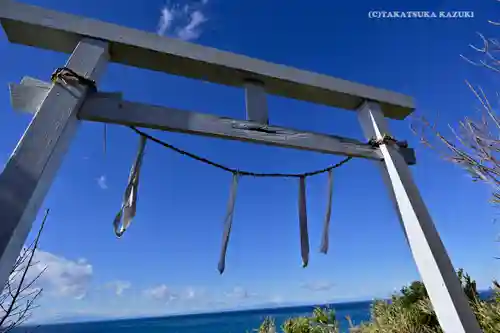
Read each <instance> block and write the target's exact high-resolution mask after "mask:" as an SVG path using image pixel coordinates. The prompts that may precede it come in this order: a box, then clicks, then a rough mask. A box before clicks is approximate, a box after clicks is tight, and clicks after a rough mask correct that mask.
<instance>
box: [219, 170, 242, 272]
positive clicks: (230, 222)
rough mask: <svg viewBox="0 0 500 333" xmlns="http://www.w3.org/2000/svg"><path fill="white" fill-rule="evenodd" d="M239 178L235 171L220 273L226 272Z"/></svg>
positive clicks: (226, 220) (223, 237) (220, 260)
mask: <svg viewBox="0 0 500 333" xmlns="http://www.w3.org/2000/svg"><path fill="white" fill-rule="evenodd" d="M238 178H239V175H238V174H237V173H233V182H232V184H231V192H230V193H229V201H228V203H227V211H226V217H225V219H224V233H223V235H222V250H221V253H220V258H219V265H218V267H217V268H218V270H219V273H220V274H222V273H224V269H225V268H226V252H227V245H228V243H229V236H230V234H231V227H232V225H233V216H234V204H235V203H236V190H237V189H238Z"/></svg>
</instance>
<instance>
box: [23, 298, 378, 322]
mask: <svg viewBox="0 0 500 333" xmlns="http://www.w3.org/2000/svg"><path fill="white" fill-rule="evenodd" d="M387 299H388V298H385V299H384V298H372V299H368V298H360V299H348V300H335V301H330V302H314V303H302V302H289V303H280V304H276V305H272V303H262V304H258V305H254V306H242V307H233V308H224V309H219V310H213V311H210V310H206V311H204V310H200V311H193V312H177V313H176V312H173V313H168V314H162V315H144V316H141V315H138V316H130V317H110V316H97V315H96V316H93V315H89V316H81V317H77V316H68V317H64V318H61V319H56V320H50V319H49V320H47V321H44V320H42V321H34V322H29V323H26V325H23V327H32V326H38V325H64V324H77V323H99V322H113V321H122V320H147V319H162V318H179V317H196V316H200V317H202V316H212V315H224V314H231V313H240V312H246V313H252V312H272V311H273V310H274V311H280V310H287V309H295V308H311V309H313V308H315V307H318V306H321V307H325V306H327V307H332V308H333V307H335V306H337V307H339V306H340V307H344V306H345V305H351V304H358V303H359V304H366V303H372V302H373V301H374V300H387Z"/></svg>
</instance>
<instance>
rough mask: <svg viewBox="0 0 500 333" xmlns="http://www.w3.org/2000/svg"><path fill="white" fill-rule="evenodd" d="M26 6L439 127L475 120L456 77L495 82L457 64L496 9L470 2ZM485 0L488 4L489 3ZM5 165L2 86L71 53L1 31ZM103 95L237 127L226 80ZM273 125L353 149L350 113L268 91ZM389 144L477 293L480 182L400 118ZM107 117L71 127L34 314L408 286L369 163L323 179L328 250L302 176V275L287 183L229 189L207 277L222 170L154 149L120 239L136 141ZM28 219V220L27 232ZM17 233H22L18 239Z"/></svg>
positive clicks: (115, 72) (232, 303)
mask: <svg viewBox="0 0 500 333" xmlns="http://www.w3.org/2000/svg"><path fill="white" fill-rule="evenodd" d="M30 3H33V4H36V5H41V6H45V7H48V8H52V9H57V10H60V11H65V12H70V13H74V14H79V15H84V16H89V17H92V18H97V19H101V20H105V21H109V22H113V23H118V24H121V25H124V26H128V27H133V28H138V29H142V30H146V31H150V32H152V33H158V32H161V33H164V34H166V35H170V36H173V37H176V38H181V39H186V40H190V41H192V42H196V43H200V44H203V45H207V46H212V47H216V48H220V49H224V50H228V51H232V52H235V53H242V54H245V55H249V56H252V57H257V58H261V59H263V60H267V61H271V62H276V63H283V64H286V65H290V66H294V67H298V68H302V69H307V70H311V71H315V72H320V73H324V74H328V75H332V76H335V77H340V78H343V79H348V80H351V81H357V82H361V83H364V84H369V85H374V86H378V87H381V88H385V89H390V90H395V91H397V92H401V93H405V94H408V95H411V96H413V97H414V98H415V99H416V103H417V109H418V113H419V114H423V115H427V116H430V117H432V116H434V115H435V114H436V112H439V113H440V122H441V123H442V125H443V126H445V125H446V124H447V123H454V122H456V121H458V120H460V118H461V117H463V116H465V115H468V114H469V115H470V114H472V112H473V110H474V108H475V107H476V106H477V102H476V100H475V99H474V97H473V96H472V93H471V92H470V91H469V90H468V89H467V87H466V85H465V83H464V80H465V79H469V80H470V81H471V82H472V83H473V84H481V85H482V86H483V88H485V90H486V91H487V92H490V93H492V92H493V91H494V88H495V87H496V85H497V84H498V82H499V81H498V78H496V77H495V76H494V74H492V73H490V72H488V71H486V70H484V69H480V68H476V67H473V66H471V65H469V64H467V63H466V62H465V61H463V60H462V59H460V57H459V54H461V53H467V54H468V52H469V49H468V44H469V43H475V42H477V41H478V40H479V38H478V37H477V35H476V34H475V33H476V31H482V32H484V33H485V34H487V35H490V36H495V34H496V36H498V34H499V31H495V28H494V27H492V26H491V25H489V24H488V23H487V20H490V19H496V18H497V19H498V17H495V16H494V14H493V13H494V11H495V10H496V12H498V6H500V5H498V4H496V3H495V2H494V1H483V2H481V4H479V2H476V1H472V0H468V1H465V0H459V1H429V0H425V1H416V0H412V1H406V2H405V3H404V5H403V4H401V2H399V1H387V0H380V1H378V2H377V5H376V6H374V5H373V2H372V1H370V2H368V1H349V2H342V3H334V2H333V1H327V0H316V1H313V2H303V1H284V0H279V1H272V2H269V1H262V0H257V1H256V0H253V1H229V0H208V1H186V0H184V1H183V0H177V2H174V1H170V2H164V0H150V1H147V2H143V1H129V2H127V3H126V5H125V4H124V2H123V1H115V0H109V1H106V3H105V4H103V2H102V1H96V0H85V1H83V0H73V1H67V2H60V1H56V0H37V1H35V0H32V1H30ZM495 6H497V7H495ZM370 10H428V11H439V10H472V11H474V18H473V19H464V20H444V19H440V20H423V19H421V20H404V19H385V20H375V19H369V18H368V12H369V11H370ZM496 29H497V30H498V29H499V28H496ZM0 53H1V54H2V57H3V59H4V60H3V61H2V62H0V82H3V83H4V86H3V89H2V91H1V93H0V107H1V109H2V112H0V124H1V125H0V126H1V129H2V140H0V159H1V162H4V163H5V162H6V161H7V159H8V157H9V154H10V153H11V151H12V149H13V148H14V147H15V144H16V142H17V140H18V139H19V138H20V136H21V135H22V133H23V131H24V129H25V127H26V126H27V124H28V123H29V121H30V119H29V116H28V115H26V114H19V113H15V112H14V111H13V110H12V109H11V107H10V104H9V95H8V89H7V83H8V82H19V81H20V79H21V78H22V77H23V76H24V75H29V76H32V77H36V78H39V79H44V80H48V78H49V77H50V74H51V73H52V71H53V70H54V69H55V68H57V67H59V66H61V65H63V64H64V62H65V60H66V59H67V55H64V54H57V53H54V52H49V51H42V50H38V49H34V48H29V47H26V46H20V45H14V44H9V43H8V41H7V39H6V37H5V34H4V33H3V31H2V32H0ZM101 82H102V84H100V89H101V90H103V91H122V92H123V94H124V96H125V98H126V99H128V100H134V101H141V102H144V103H152V104H161V105H166V106H171V107H177V108H181V109H186V110H195V111H199V112H206V113H212V114H217V115H221V116H230V117H234V118H243V117H244V114H245V112H244V98H243V91H242V90H240V89H236V88H229V87H223V86H218V85H214V84H209V83H204V82H196V81H193V80H189V79H185V78H180V77H174V76H169V75H166V74H161V73H154V72H149V71H145V70H140V69H136V68H129V67H124V66H121V65H116V64H111V65H110V66H109V69H108V71H107V73H106V75H105V76H104V79H103V80H102V81H101ZM269 110H270V119H271V122H272V123H273V124H275V125H280V126H288V127H292V128H300V129H304V130H312V131H316V132H325V133H333V134H339V135H344V136H348V137H354V138H359V139H363V136H362V133H361V130H360V128H359V125H358V123H357V120H356V116H355V114H354V113H353V112H348V111H342V110H335V109H332V108H327V107H324V106H317V105H312V104H308V103H304V102H299V101H294V100H288V99H284V98H278V97H272V96H271V97H269ZM391 126H392V129H393V132H394V134H395V135H396V136H397V137H398V138H401V139H408V140H409V142H410V144H411V146H412V147H415V148H416V151H417V158H418V164H417V165H416V166H414V167H412V169H413V173H414V176H415V179H416V182H417V184H418V185H419V186H420V189H421V193H422V195H423V197H424V200H425V201H426V203H427V204H428V207H429V210H430V212H431V214H432V216H433V217H434V219H435V223H436V225H437V228H438V230H439V232H440V233H441V236H442V239H443V241H444V243H445V245H446V247H447V249H448V251H449V254H450V256H451V258H452V261H453V263H454V265H455V266H456V267H463V268H465V269H466V271H468V272H469V273H470V274H471V275H472V276H473V277H474V278H475V279H476V280H477V281H478V284H479V286H480V287H482V288H483V287H487V286H489V283H490V281H491V280H492V279H493V278H498V277H500V274H499V264H500V263H499V262H498V261H495V260H494V259H493V256H495V255H498V253H499V252H498V251H499V249H498V247H497V245H496V244H495V243H494V239H495V236H496V233H497V232H498V231H499V230H498V227H497V226H496V225H495V224H494V222H493V218H494V217H495V215H494V214H495V213H494V210H493V209H492V208H491V207H490V205H489V203H488V199H489V189H488V188H487V187H486V186H483V185H480V184H473V183H472V182H471V181H470V179H469V178H468V177H467V176H466V175H465V173H464V172H463V171H462V170H460V169H458V168H457V167H454V166H452V165H449V164H447V163H445V162H442V161H441V160H440V159H439V158H438V156H437V155H436V154H435V153H434V152H432V151H428V150H427V149H426V148H424V147H422V146H420V145H419V144H418V142H417V140H416V138H415V137H414V136H413V134H412V133H411V132H410V130H409V122H408V121H402V122H392V123H391ZM102 128H103V127H102V124H95V123H84V124H82V126H81V127H80V129H79V132H78V135H77V137H76V138H75V140H74V142H73V144H72V146H71V150H70V151H69V152H68V154H67V156H66V159H65V161H64V164H63V166H62V168H61V169H60V172H59V174H58V177H57V179H56V181H55V182H54V184H53V186H52V188H51V190H50V193H49V195H48V197H47V199H46V202H45V204H44V207H50V208H51V215H50V217H49V221H48V223H47V226H46V230H45V232H44V234H43V238H42V241H41V250H40V252H39V254H38V255H37V256H38V260H39V261H40V265H48V270H47V272H46V273H45V274H44V276H43V278H42V279H41V281H40V285H41V286H43V287H44V288H45V293H44V296H43V298H42V299H41V301H40V305H41V307H40V308H39V309H37V310H36V311H37V312H36V313H35V317H34V318H35V319H36V318H38V319H41V318H43V319H46V320H53V319H55V318H58V317H60V318H64V317H66V318H68V317H72V318H84V317H89V316H101V317H130V316H145V315H161V314H168V313H179V312H194V311H214V310H217V309H228V308H238V307H250V306H259V305H262V304H284V303H313V302H323V301H341V300H350V299H364V298H371V297H385V296H387V295H389V294H390V293H391V292H392V291H393V290H395V289H396V288H399V287H401V286H402V285H403V284H405V283H407V282H409V281H411V280H414V279H416V278H418V274H417V271H416V268H415V265H414V263H413V260H412V257H411V254H410V251H409V249H408V247H407V244H406V242H405V240H404V236H403V233H402V230H401V227H400V225H399V223H398V221H397V218H396V214H395V212H394V211H393V207H392V204H391V202H390V201H389V199H388V196H387V193H386V189H385V188H384V184H383V183H382V180H381V178H380V176H379V173H378V170H377V169H376V168H375V166H374V164H373V163H371V162H369V161H366V160H353V161H351V162H350V163H348V164H346V165H345V166H343V167H342V168H340V169H337V170H336V171H335V172H334V179H335V180H334V197H333V213H332V227H331V236H330V244H331V246H330V251H329V253H328V255H326V256H325V255H321V254H320V253H319V252H318V248H319V242H320V231H321V223H322V219H323V214H324V210H325V200H326V176H324V175H323V176H318V177H315V178H311V179H308V183H307V195H308V197H307V200H308V215H309V233H310V237H311V252H312V253H311V259H310V264H309V267H307V268H306V269H303V268H302V267H301V259H300V248H299V235H298V217H297V197H296V196H297V185H298V184H297V181H294V180H293V179H292V180H290V179H248V178H244V179H242V181H241V183H240V187H239V194H238V198H237V202H236V211H235V214H236V215H235V219H234V224H233V232H232V235H231V242H230V244H229V249H228V256H227V262H226V272H225V273H224V275H222V276H220V275H219V274H218V272H217V261H218V254H219V251H220V242H221V233H222V220H223V216H224V213H225V208H226V203H227V198H228V194H229V193H228V192H229V186H230V181H231V176H230V175H229V174H227V173H225V172H222V171H220V170H216V169H213V168H211V167H209V166H205V165H201V164H199V163H198V162H196V161H192V160H189V159H187V158H185V157H182V156H179V155H176V154H175V153H173V152H171V151H168V150H165V149H163V148H161V147H158V146H157V145H156V144H154V143H149V144H148V147H147V151H146V156H145V160H144V165H143V169H142V174H141V185H140V192H139V199H138V200H139V201H138V213H137V217H136V219H135V220H134V222H133V224H132V226H131V227H130V228H129V230H128V231H127V232H126V234H125V235H124V236H123V238H122V239H116V237H115V236H114V234H113V230H112V220H113V217H114V215H115V214H116V212H117V209H118V208H119V206H120V204H121V199H122V194H123V190H124V188H125V185H126V180H127V177H128V172H129V169H130V166H131V163H132V159H133V157H134V155H135V152H136V146H137V141H138V138H137V136H135V135H134V134H133V133H132V132H131V131H130V130H129V129H127V128H123V127H118V126H110V127H108V140H107V142H108V146H107V153H106V154H104V153H103V148H102V147H103V143H102ZM154 134H155V135H157V136H158V137H161V138H162V139H164V140H166V141H168V142H170V143H172V144H175V145H177V146H179V147H181V148H184V149H186V150H189V151H191V152H194V153H198V154H200V155H203V156H206V157H209V158H210V159H213V160H216V161H219V162H221V163H224V164H227V165H230V166H232V167H237V168H241V169H248V170H256V171H263V172H303V171H309V170H314V169H319V168H323V167H325V166H327V165H329V164H332V163H336V162H337V161H339V160H340V157H335V156H333V157H332V156H327V155H322V154H313V153H307V152H301V151H293V150H285V149H278V148H271V147H265V146H257V145H251V144H244V143H239V142H228V141H222V140H217V139H207V138H199V137H192V136H186V135H181V134H172V133H157V132H155V133H154ZM39 223H40V220H38V221H37V222H36V223H35V227H34V229H36V227H37V226H38V225H39ZM30 237H33V235H31V236H30Z"/></svg>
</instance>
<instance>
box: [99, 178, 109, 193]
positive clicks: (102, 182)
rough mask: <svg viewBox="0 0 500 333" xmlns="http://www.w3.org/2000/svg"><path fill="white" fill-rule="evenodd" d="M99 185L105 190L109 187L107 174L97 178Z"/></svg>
mask: <svg viewBox="0 0 500 333" xmlns="http://www.w3.org/2000/svg"><path fill="white" fill-rule="evenodd" d="M97 185H99V187H100V188H101V189H103V190H107V189H108V182H107V179H106V176H105V175H102V176H100V177H99V178H97Z"/></svg>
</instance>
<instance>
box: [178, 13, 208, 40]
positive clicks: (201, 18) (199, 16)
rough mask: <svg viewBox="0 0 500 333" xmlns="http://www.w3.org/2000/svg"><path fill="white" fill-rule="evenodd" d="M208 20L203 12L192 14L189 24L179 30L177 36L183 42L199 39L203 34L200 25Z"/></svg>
mask: <svg viewBox="0 0 500 333" xmlns="http://www.w3.org/2000/svg"><path fill="white" fill-rule="evenodd" d="M206 20H207V19H206V17H205V15H203V13H202V12H201V11H199V10H196V11H194V12H192V13H191V17H190V20H189V22H188V24H187V25H186V26H184V27H182V28H180V29H179V30H178V32H177V36H178V37H179V38H180V39H183V40H193V39H197V38H198V37H200V34H201V29H200V25H201V24H203V23H204V22H205V21H206Z"/></svg>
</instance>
